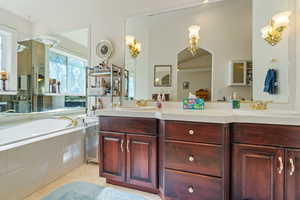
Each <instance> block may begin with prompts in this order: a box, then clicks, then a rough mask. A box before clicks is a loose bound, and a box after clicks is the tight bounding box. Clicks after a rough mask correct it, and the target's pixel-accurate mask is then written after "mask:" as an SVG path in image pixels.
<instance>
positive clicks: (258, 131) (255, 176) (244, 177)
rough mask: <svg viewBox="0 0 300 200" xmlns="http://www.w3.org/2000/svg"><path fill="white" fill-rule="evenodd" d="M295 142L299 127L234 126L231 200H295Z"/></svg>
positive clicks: (299, 175) (298, 181)
mask: <svg viewBox="0 0 300 200" xmlns="http://www.w3.org/2000/svg"><path fill="white" fill-rule="evenodd" d="M297 141H298V142H297ZM299 141H300V127H295V126H279V125H259V124H234V125H233V132H232V142H233V145H232V146H233V148H232V184H231V185H232V188H231V191H232V192H231V193H232V199H233V200H243V199H245V200H246V199H249V200H299V199H300V150H299V149H300V142H299Z"/></svg>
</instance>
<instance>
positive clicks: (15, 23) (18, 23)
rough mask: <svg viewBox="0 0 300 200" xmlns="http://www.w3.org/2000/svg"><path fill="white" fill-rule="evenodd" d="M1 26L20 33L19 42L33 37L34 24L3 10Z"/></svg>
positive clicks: (0, 11) (0, 12)
mask: <svg viewBox="0 0 300 200" xmlns="http://www.w3.org/2000/svg"><path fill="white" fill-rule="evenodd" d="M0 25H4V26H7V27H9V28H12V29H14V30H16V31H17V33H18V41H20V40H24V39H26V38H30V37H31V35H32V29H33V24H32V23H31V22H30V21H28V20H26V19H24V18H23V17H20V16H17V15H15V14H13V13H11V12H8V11H6V10H3V9H1V8H0Z"/></svg>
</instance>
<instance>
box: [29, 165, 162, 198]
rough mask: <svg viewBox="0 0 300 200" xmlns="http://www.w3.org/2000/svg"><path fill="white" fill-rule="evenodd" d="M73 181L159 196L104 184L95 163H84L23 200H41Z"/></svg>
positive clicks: (142, 194) (145, 195) (152, 196)
mask: <svg viewBox="0 0 300 200" xmlns="http://www.w3.org/2000/svg"><path fill="white" fill-rule="evenodd" d="M74 181H85V182H89V183H94V184H97V185H101V186H109V187H114V188H117V189H121V190H124V191H127V192H130V193H134V194H137V195H141V196H143V197H145V198H146V199H148V200H160V198H159V196H157V195H154V194H150V193H145V192H141V191H137V190H132V189H127V188H123V187H118V186H114V185H110V184H106V183H105V179H104V178H100V177H99V174H98V166H97V165H95V164H88V165H86V164H84V165H82V166H80V167H79V168H77V169H75V170H73V171H71V172H70V173H68V174H66V175H65V176H63V177H61V178H59V179H57V180H56V181H54V182H52V183H50V184H49V185H47V186H46V187H44V188H42V189H40V190H39V191H37V192H35V193H33V194H31V195H30V196H28V197H27V198H26V199H24V200H41V199H42V198H43V197H45V196H47V195H48V194H49V193H50V192H52V191H53V190H55V189H57V188H59V187H60V186H63V185H65V184H67V183H71V182H74Z"/></svg>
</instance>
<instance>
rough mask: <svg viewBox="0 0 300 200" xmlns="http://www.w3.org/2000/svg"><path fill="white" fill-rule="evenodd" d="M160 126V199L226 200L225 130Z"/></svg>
mask: <svg viewBox="0 0 300 200" xmlns="http://www.w3.org/2000/svg"><path fill="white" fill-rule="evenodd" d="M163 123H164V125H163V126H164V129H163V130H164V131H163V132H162V133H161V134H162V135H163V137H162V140H163V149H160V150H162V152H161V154H160V155H161V156H162V157H163V159H162V162H163V164H162V166H161V167H160V169H161V170H163V173H162V176H163V177H160V179H162V181H161V182H163V184H162V185H163V186H162V188H161V190H162V191H161V192H162V193H163V194H162V197H163V198H164V199H166V200H225V199H226V200H229V188H228V187H229V177H228V175H229V162H227V159H229V154H230V151H229V147H230V136H229V127H228V126H227V125H226V124H211V123H193V122H180V121H165V122H163ZM228 161H229V160H228Z"/></svg>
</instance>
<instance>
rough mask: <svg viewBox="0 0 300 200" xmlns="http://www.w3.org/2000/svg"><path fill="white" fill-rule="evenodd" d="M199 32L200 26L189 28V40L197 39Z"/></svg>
mask: <svg viewBox="0 0 300 200" xmlns="http://www.w3.org/2000/svg"><path fill="white" fill-rule="evenodd" d="M199 31H200V26H198V25H192V26H190V27H189V37H190V39H191V38H193V37H194V38H196V39H199V37H200V36H199Z"/></svg>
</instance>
